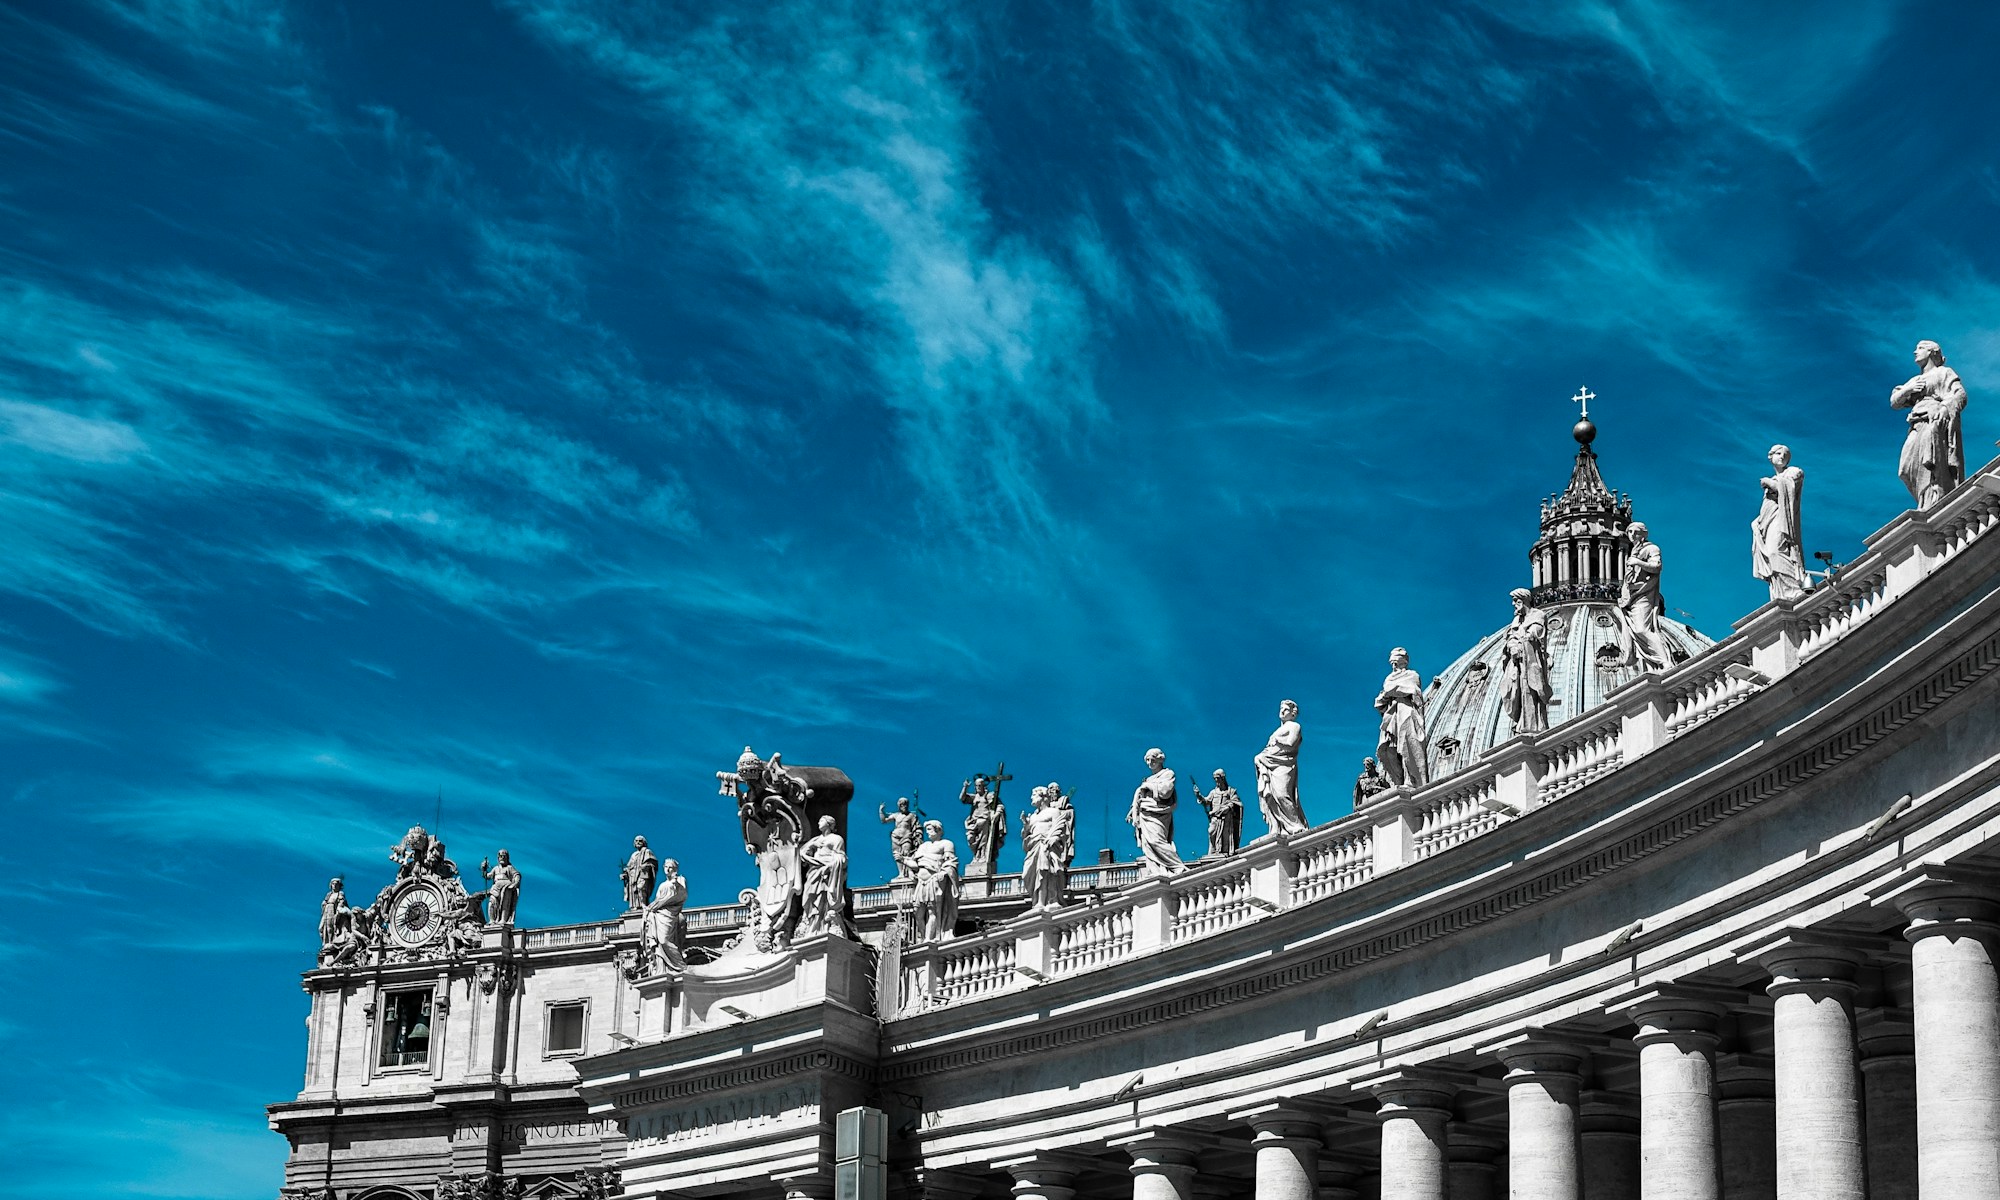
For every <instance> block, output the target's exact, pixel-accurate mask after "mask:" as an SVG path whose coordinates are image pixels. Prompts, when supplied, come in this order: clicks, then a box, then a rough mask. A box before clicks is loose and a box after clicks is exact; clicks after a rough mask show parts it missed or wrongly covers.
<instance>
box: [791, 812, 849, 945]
mask: <svg viewBox="0 0 2000 1200" xmlns="http://www.w3.org/2000/svg"><path fill="white" fill-rule="evenodd" d="M833 830H834V820H833V818H832V817H821V818H820V819H819V833H818V835H817V836H815V837H814V838H813V839H812V840H811V841H808V842H807V843H806V844H805V845H803V846H801V847H799V862H800V863H802V864H803V865H804V867H805V873H806V876H805V888H804V891H803V893H802V895H801V898H800V899H801V904H800V911H799V936H800V937H817V936H819V935H820V934H823V933H824V934H830V935H832V936H834V937H850V936H852V931H851V930H849V928H848V925H847V839H845V838H843V837H841V836H840V835H839V834H837V833H835V832H834V831H833Z"/></svg>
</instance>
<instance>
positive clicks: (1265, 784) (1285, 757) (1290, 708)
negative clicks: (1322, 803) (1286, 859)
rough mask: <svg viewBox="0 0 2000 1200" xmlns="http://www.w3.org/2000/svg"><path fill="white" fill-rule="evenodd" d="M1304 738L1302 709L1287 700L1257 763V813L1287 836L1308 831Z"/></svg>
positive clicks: (1275, 830) (1272, 827) (1281, 705)
mask: <svg viewBox="0 0 2000 1200" xmlns="http://www.w3.org/2000/svg"><path fill="white" fill-rule="evenodd" d="M1304 739H1305V734H1304V732H1303V731H1301V730H1300V728H1299V706H1298V705H1296V704H1294V703H1292V702H1291V701H1290V700H1286V701H1284V702H1283V703H1281V704H1279V705H1278V727H1277V728H1276V729H1274V730H1272V731H1271V737H1270V740H1269V741H1267V742H1265V743H1264V748H1263V749H1262V750H1261V751H1259V752H1258V754H1257V757H1256V759H1255V760H1254V761H1255V762H1256V764H1257V810H1258V811H1259V812H1261V813H1263V814H1264V824H1265V825H1266V826H1268V827H1269V828H1270V830H1271V832H1273V833H1277V834H1282V835H1284V836H1285V837H1291V836H1292V835H1293V834H1298V833H1304V832H1305V831H1306V813H1305V809H1304V808H1302V807H1300V805H1299V743H1300V742H1302V741H1303V740H1304Z"/></svg>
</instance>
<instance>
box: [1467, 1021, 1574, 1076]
mask: <svg viewBox="0 0 2000 1200" xmlns="http://www.w3.org/2000/svg"><path fill="white" fill-rule="evenodd" d="M1478 1052H1479V1053H1480V1054H1487V1055H1492V1056H1493V1057H1494V1058H1497V1059H1499V1060H1500V1062H1501V1065H1503V1066H1505V1067H1506V1068H1507V1078H1506V1082H1508V1083H1509V1084H1513V1083H1518V1082H1522V1081H1524V1080H1526V1079H1528V1078H1530V1077H1542V1076H1551V1075H1555V1076H1564V1077H1569V1078H1574V1077H1576V1076H1577V1075H1578V1073H1579V1072H1580V1071H1581V1070H1582V1068H1583V1064H1584V1062H1585V1061H1586V1060H1588V1059H1589V1058H1590V1048H1589V1047H1587V1046H1583V1045H1580V1044H1578V1043H1577V1042H1574V1041H1571V1040H1569V1039H1567V1038H1564V1037H1562V1036H1561V1035H1559V1034H1550V1033H1545V1032H1543V1031H1542V1030H1539V1029H1531V1030H1527V1031H1525V1032H1522V1033H1517V1034H1515V1035H1513V1036H1512V1037H1509V1038H1506V1039H1503V1040H1501V1041H1498V1042H1492V1043H1489V1044H1488V1045H1485V1046H1482V1047H1480V1048H1479V1051H1478Z"/></svg>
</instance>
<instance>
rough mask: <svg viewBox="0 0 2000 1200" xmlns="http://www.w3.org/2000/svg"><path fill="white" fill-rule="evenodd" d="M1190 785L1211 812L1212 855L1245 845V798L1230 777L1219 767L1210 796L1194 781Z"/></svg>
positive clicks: (1196, 797) (1209, 845)
mask: <svg viewBox="0 0 2000 1200" xmlns="http://www.w3.org/2000/svg"><path fill="white" fill-rule="evenodd" d="M1188 786H1189V787H1190V788H1192V789H1193V790H1194V798H1195V800H1196V802H1197V803H1199V804H1200V805H1201V806H1202V808H1203V809H1204V810H1205V811H1206V812H1207V813H1208V853H1209V857H1211V858H1212V857H1214V856H1216V855H1219V854H1234V853H1236V848H1237V847H1238V846H1240V845H1242V844H1243V798H1242V797H1241V796H1238V795H1237V794H1236V789H1235V788H1233V787H1230V786H1229V776H1228V775H1227V774H1225V773H1224V772H1223V770H1222V768H1221V767H1217V768H1216V769H1215V786H1214V787H1212V788H1210V789H1209V790H1208V794H1207V795H1206V796H1204V795H1202V794H1201V788H1200V787H1198V786H1196V785H1195V784H1194V783H1193V782H1189V784H1188ZM1266 819H1267V820H1268V819H1269V818H1266Z"/></svg>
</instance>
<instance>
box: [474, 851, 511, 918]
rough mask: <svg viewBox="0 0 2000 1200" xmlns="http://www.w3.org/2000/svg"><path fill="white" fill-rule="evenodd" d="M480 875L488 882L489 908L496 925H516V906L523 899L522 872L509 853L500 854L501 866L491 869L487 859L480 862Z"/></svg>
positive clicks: (502, 852)
mask: <svg viewBox="0 0 2000 1200" xmlns="http://www.w3.org/2000/svg"><path fill="white" fill-rule="evenodd" d="M479 875H480V877H481V878H483V879H484V880H486V884H487V887H488V888H489V892H488V903H489V907H488V909H487V911H488V912H489V913H490V914H491V916H492V923H493V924H495V925H512V924H513V923H514V905H515V902H517V901H518V900H520V898H521V871H520V869H519V868H518V867H516V866H515V865H514V861H513V860H512V859H511V858H509V857H507V852H506V851H505V850H502V851H501V852H500V865H499V866H497V867H489V866H487V865H486V860H485V859H483V858H482V859H480V860H479Z"/></svg>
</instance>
